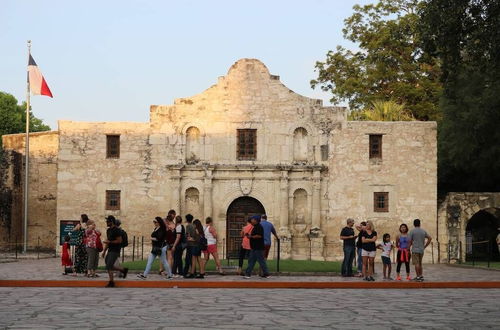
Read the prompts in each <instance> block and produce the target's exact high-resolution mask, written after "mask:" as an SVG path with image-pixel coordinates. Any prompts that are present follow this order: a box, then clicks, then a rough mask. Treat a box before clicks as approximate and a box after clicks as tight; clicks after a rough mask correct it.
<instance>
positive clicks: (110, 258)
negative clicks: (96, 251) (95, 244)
mask: <svg viewBox="0 0 500 330" xmlns="http://www.w3.org/2000/svg"><path fill="white" fill-rule="evenodd" d="M118 258H120V252H114V251H108V253H106V258H105V259H104V261H105V262H106V270H113V268H114V267H115V262H116V260H118Z"/></svg>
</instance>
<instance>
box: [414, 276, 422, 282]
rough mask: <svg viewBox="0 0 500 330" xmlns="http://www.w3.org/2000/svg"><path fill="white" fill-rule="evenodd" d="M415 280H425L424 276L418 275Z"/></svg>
mask: <svg viewBox="0 0 500 330" xmlns="http://www.w3.org/2000/svg"><path fill="white" fill-rule="evenodd" d="M413 281H415V282H423V281H424V277H423V276H417V277H415V278H414V279H413Z"/></svg>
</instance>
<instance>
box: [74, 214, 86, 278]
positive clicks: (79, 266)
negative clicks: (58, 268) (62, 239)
mask: <svg viewBox="0 0 500 330" xmlns="http://www.w3.org/2000/svg"><path fill="white" fill-rule="evenodd" d="M87 221H89V217H88V216H87V215H86V214H82V215H81V223H79V224H78V225H76V226H75V228H74V229H73V237H74V241H75V265H74V267H75V271H76V272H77V273H82V274H86V273H87V247H86V246H85V230H86V226H87Z"/></svg>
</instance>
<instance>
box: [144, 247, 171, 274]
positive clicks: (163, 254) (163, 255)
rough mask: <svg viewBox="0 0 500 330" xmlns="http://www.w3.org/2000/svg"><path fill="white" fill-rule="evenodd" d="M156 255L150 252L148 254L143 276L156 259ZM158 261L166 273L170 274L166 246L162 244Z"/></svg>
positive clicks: (147, 272)
mask: <svg viewBox="0 0 500 330" xmlns="http://www.w3.org/2000/svg"><path fill="white" fill-rule="evenodd" d="M156 257H157V256H156V255H154V254H152V253H150V254H149V257H148V263H147V265H146V269H145V270H144V273H143V275H144V276H148V274H149V271H150V270H151V266H152V265H153V261H154V260H155V259H156ZM160 261H161V263H162V264H163V267H164V268H165V271H166V272H167V275H168V276H172V270H171V269H170V266H169V264H168V262H167V246H164V247H162V249H161V255H160Z"/></svg>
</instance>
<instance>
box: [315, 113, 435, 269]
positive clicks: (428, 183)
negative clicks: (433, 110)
mask: <svg viewBox="0 0 500 330" xmlns="http://www.w3.org/2000/svg"><path fill="white" fill-rule="evenodd" d="M370 134H382V135H383V137H382V159H381V160H373V159H372V160H370V158H369V135H370ZM330 150H331V154H330V161H329V174H330V184H329V187H328V197H329V198H328V199H329V211H330V214H329V219H328V223H327V224H326V226H324V227H325V231H326V232H328V233H329V235H331V236H329V237H328V239H333V241H334V243H335V242H336V243H337V244H338V246H339V247H338V249H340V241H339V240H338V235H339V233H340V230H341V228H342V227H343V226H345V220H346V217H352V218H354V219H356V220H358V221H362V220H371V221H373V223H374V225H375V229H376V231H377V233H378V234H379V239H380V240H381V239H382V235H383V234H384V233H389V234H390V235H391V239H392V240H394V239H395V237H396V235H397V233H398V230H399V225H400V224H401V223H406V224H408V225H409V228H410V230H411V228H413V219H416V218H419V219H420V220H421V221H422V228H424V229H425V230H426V231H428V233H429V234H430V235H431V236H433V238H434V240H436V233H437V227H436V209H437V205H436V200H437V155H436V151H437V149H436V123H434V122H354V121H348V122H346V123H345V125H344V126H343V127H342V129H341V130H338V131H334V133H333V134H332V135H331V149H330ZM374 192H388V193H389V212H374V201H373V193H374ZM338 249H337V250H338ZM433 253H434V259H435V261H436V262H437V246H434V251H431V249H428V250H427V251H426V254H425V260H426V261H428V262H429V261H432V254H433ZM337 255H338V253H337Z"/></svg>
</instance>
